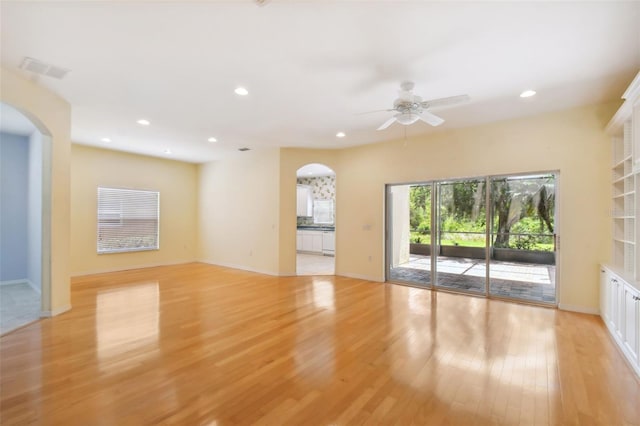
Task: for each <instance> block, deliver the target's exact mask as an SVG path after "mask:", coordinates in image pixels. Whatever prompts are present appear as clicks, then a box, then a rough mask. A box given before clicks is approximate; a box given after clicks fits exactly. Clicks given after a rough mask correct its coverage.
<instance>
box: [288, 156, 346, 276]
mask: <svg viewBox="0 0 640 426" xmlns="http://www.w3.org/2000/svg"><path fill="white" fill-rule="evenodd" d="M296 194H297V199H296V201H297V202H296V274H297V275H335V235H336V223H335V218H336V173H335V172H334V171H333V170H332V169H331V168H330V167H328V166H326V165H324V164H319V163H311V164H306V165H304V166H302V167H300V168H299V169H298V170H297V172H296Z"/></svg>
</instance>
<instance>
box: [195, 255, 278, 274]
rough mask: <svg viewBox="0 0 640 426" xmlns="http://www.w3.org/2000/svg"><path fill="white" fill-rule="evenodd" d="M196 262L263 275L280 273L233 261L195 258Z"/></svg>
mask: <svg viewBox="0 0 640 426" xmlns="http://www.w3.org/2000/svg"><path fill="white" fill-rule="evenodd" d="M197 262H200V263H206V264H207V265H214V266H222V267H224V268H231V269H239V270H241V271H246V272H255V273H258V274H263V275H271V276H274V277H278V276H280V274H278V273H277V272H274V271H267V270H264V269H256V268H251V267H249V266H246V265H236V264H233V263H226V262H216V261H213V260H207V259H199V260H197Z"/></svg>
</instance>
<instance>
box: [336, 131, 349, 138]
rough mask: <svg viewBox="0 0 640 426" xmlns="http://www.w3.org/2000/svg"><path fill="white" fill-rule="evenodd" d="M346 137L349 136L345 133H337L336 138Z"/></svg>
mask: <svg viewBox="0 0 640 426" xmlns="http://www.w3.org/2000/svg"><path fill="white" fill-rule="evenodd" d="M345 136H347V135H345V134H344V132H338V133H336V137H337V138H344V137H345Z"/></svg>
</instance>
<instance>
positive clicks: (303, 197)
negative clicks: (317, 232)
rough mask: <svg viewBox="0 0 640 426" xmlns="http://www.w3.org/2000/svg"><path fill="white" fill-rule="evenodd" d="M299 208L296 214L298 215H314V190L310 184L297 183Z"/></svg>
mask: <svg viewBox="0 0 640 426" xmlns="http://www.w3.org/2000/svg"><path fill="white" fill-rule="evenodd" d="M296 195H297V198H296V200H297V208H296V215H297V216H298V217H311V216H313V190H312V188H311V187H310V186H308V185H297V186H296Z"/></svg>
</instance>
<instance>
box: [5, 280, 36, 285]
mask: <svg viewBox="0 0 640 426" xmlns="http://www.w3.org/2000/svg"><path fill="white" fill-rule="evenodd" d="M11 284H29V280H28V279H26V278H22V279H20V280H7V281H0V285H11Z"/></svg>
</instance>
